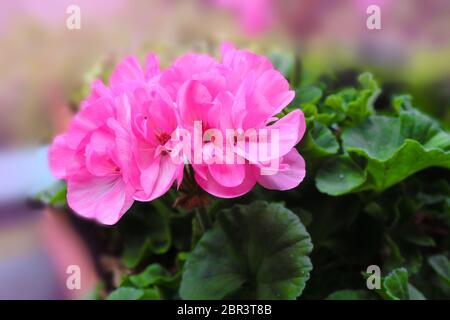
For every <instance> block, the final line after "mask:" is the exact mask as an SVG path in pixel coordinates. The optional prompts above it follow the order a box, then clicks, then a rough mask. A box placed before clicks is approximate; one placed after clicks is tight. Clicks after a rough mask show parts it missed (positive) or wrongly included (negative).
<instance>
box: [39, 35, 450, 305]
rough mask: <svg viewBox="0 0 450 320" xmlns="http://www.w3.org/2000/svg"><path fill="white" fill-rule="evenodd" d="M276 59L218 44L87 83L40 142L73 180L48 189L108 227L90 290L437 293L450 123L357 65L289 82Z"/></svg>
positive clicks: (279, 295)
mask: <svg viewBox="0 0 450 320" xmlns="http://www.w3.org/2000/svg"><path fill="white" fill-rule="evenodd" d="M272 61H273V62H272ZM272 61H271V60H270V59H269V58H267V57H265V56H262V55H258V54H255V53H253V52H250V51H246V50H238V49H236V48H235V47H234V46H232V45H231V44H227V43H225V44H223V45H222V48H221V57H220V58H219V59H215V58H214V57H212V56H209V55H205V54H187V55H184V56H181V57H180V58H178V59H176V60H175V61H174V62H173V63H172V64H171V65H170V66H169V67H167V68H164V69H160V67H159V63H158V59H157V57H156V56H155V55H154V54H149V55H147V57H146V59H145V64H144V65H141V64H140V63H139V61H138V59H137V58H136V57H128V58H125V59H124V60H122V61H121V62H120V63H119V64H118V65H117V66H116V67H115V68H114V70H113V72H112V74H111V76H110V78H109V82H108V83H103V82H101V81H99V80H98V81H95V82H94V83H93V84H92V87H91V93H90V95H89V96H88V97H86V98H85V99H84V100H83V101H82V102H81V104H80V109H79V111H78V113H77V114H76V115H75V117H74V118H73V120H72V122H71V124H70V126H69V128H68V130H67V132H65V133H64V134H62V135H60V136H57V137H55V139H54V141H53V143H52V145H51V148H50V152H49V160H50V166H51V169H52V171H53V173H54V174H55V175H56V176H57V177H58V178H61V179H63V180H64V181H65V182H66V184H67V189H62V191H61V190H60V191H58V192H57V193H54V194H53V195H52V194H51V195H49V196H47V200H48V201H49V203H50V204H61V203H63V205H64V203H65V202H64V199H65V196H67V205H68V209H69V210H71V211H73V212H74V213H76V214H77V215H79V216H82V217H84V218H87V219H88V222H85V223H91V224H94V222H92V221H96V222H95V230H102V232H103V233H106V235H107V236H106V239H107V241H106V242H107V243H108V245H107V246H105V248H102V254H103V255H104V256H109V257H113V259H114V261H116V268H115V269H114V272H111V274H109V275H106V276H105V277H104V279H103V281H102V283H101V285H99V290H98V292H97V297H100V298H106V297H107V298H109V299H163V298H165V299H179V298H182V299H228V298H251V299H296V298H298V297H300V296H301V295H302V297H306V298H329V299H423V298H425V297H427V298H433V297H445V296H446V295H447V296H448V294H449V292H450V287H449V281H450V277H449V274H450V267H449V262H448V248H449V246H448V245H449V243H448V241H449V240H448V239H449V238H448V232H449V227H450V208H449V199H450V187H449V181H448V179H445V175H448V169H450V135H449V133H448V132H446V131H445V130H443V129H442V128H441V126H440V124H439V123H438V121H437V120H434V119H432V118H430V117H428V116H427V115H425V114H423V113H421V112H420V111H419V110H418V109H416V108H414V107H413V106H412V103H411V99H410V97H409V96H406V95H396V94H390V93H387V92H383V90H382V88H381V87H380V86H379V85H378V83H377V82H376V81H375V79H374V78H373V76H372V75H371V74H369V73H363V74H361V75H360V76H359V77H358V78H357V79H355V80H357V81H353V84H352V85H345V86H343V85H341V83H340V82H339V77H336V78H335V79H334V80H332V79H330V78H327V77H322V78H317V79H313V80H312V81H311V80H309V81H298V80H299V79H300V78H301V77H299V76H298V75H299V70H296V69H295V68H297V67H298V65H296V64H295V63H292V64H289V63H288V64H286V63H285V62H286V61H288V60H287V59H285V57H281V59H280V57H278V58H277V57H272ZM277 61H278V62H280V61H281V62H284V65H283V67H282V68H281V66H278V65H277V63H276V62H277ZM278 67H280V68H278ZM278 70H282V71H283V73H282V72H280V71H278ZM294 77H295V80H296V81H295V82H294V85H295V87H292V86H291V87H290V85H289V81H290V80H292V78H294ZM300 80H301V79H300ZM291 84H292V81H291ZM386 98H387V99H386ZM66 190H67V193H66ZM89 221H91V222H89ZM104 225H113V226H112V227H106V226H104ZM313 244H314V250H313ZM100 265H101V263H100ZM313 265H314V269H313ZM370 265H376V266H379V268H380V269H381V270H382V273H383V275H382V279H381V284H382V285H381V287H380V288H378V289H377V290H370V289H368V287H367V286H366V279H367V276H368V275H367V273H366V270H367V267H368V266H370ZM106 273H108V272H106ZM112 275H114V277H113V276H112ZM428 279H433V281H428Z"/></svg>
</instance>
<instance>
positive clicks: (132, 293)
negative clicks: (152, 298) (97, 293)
mask: <svg viewBox="0 0 450 320" xmlns="http://www.w3.org/2000/svg"><path fill="white" fill-rule="evenodd" d="M144 294H145V292H144V290H141V289H136V288H131V287H121V288H117V289H116V290H114V291H113V292H111V293H110V294H109V296H108V298H107V300H139V299H140V298H142V297H143V296H144Z"/></svg>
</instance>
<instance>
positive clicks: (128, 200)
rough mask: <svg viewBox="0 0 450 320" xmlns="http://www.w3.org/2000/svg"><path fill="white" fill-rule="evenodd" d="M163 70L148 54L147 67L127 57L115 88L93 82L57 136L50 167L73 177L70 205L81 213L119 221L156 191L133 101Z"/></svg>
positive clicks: (60, 174) (112, 83) (115, 75)
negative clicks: (145, 172) (147, 172)
mask: <svg viewBox="0 0 450 320" xmlns="http://www.w3.org/2000/svg"><path fill="white" fill-rule="evenodd" d="M158 74H159V67H158V62H157V60H156V58H155V57H154V56H153V55H149V56H148V57H147V63H146V69H145V70H143V69H142V68H141V67H140V65H139V64H138V62H137V59H136V58H135V57H128V58H126V59H124V60H123V61H122V62H121V63H120V64H119V65H118V66H117V67H116V69H115V70H114V71H113V73H112V75H111V79H110V86H109V87H107V86H105V85H104V84H103V83H102V82H101V81H98V80H97V81H95V82H94V83H93V85H92V92H91V94H90V96H89V97H88V98H87V99H86V100H84V101H83V102H82V103H81V110H80V112H79V113H78V114H77V115H76V116H75V117H74V119H73V120H72V121H71V123H70V126H69V129H68V131H67V132H66V133H64V134H62V135H59V136H57V137H56V138H55V139H54V141H53V144H52V146H51V148H50V152H49V162H50V167H51V170H52V172H53V174H54V175H55V176H56V177H58V178H61V179H65V180H66V181H67V200H68V204H69V206H70V207H71V208H72V209H73V210H74V211H75V212H77V213H78V214H79V215H81V216H83V217H86V218H92V219H96V220H98V221H99V222H101V223H104V224H114V223H116V222H117V221H118V220H119V219H120V218H121V216H122V215H123V214H124V213H125V212H126V211H127V210H128V209H129V208H130V206H131V205H132V203H133V201H134V200H135V199H139V200H142V199H151V198H154V195H155V196H156V194H157V192H156V191H154V190H153V189H152V186H149V185H148V181H144V182H146V184H145V185H142V184H141V181H142V180H143V179H142V170H141V167H140V164H141V163H140V158H139V157H138V156H139V152H137V148H138V147H139V145H140V144H139V139H138V137H136V136H135V135H134V130H133V129H134V126H133V125H132V124H136V122H133V123H132V120H134V119H135V118H136V117H138V116H139V115H140V113H139V112H137V110H138V109H137V106H133V108H132V107H131V105H130V100H132V101H133V102H134V101H135V100H134V96H133V94H134V92H135V91H136V90H137V88H146V87H151V86H152V85H153V84H152V81H153V80H152V79H153V78H156V77H157V75H158ZM156 176H158V174H157V172H156ZM155 185H157V184H156V183H155ZM157 188H160V186H159V185H158V187H157Z"/></svg>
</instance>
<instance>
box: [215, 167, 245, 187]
mask: <svg viewBox="0 0 450 320" xmlns="http://www.w3.org/2000/svg"><path fill="white" fill-rule="evenodd" d="M245 167H246V165H244V164H212V165H209V166H208V169H209V173H210V174H211V176H212V178H213V179H214V180H216V181H217V182H218V183H219V184H221V185H223V186H225V187H237V186H239V185H241V184H242V182H243V181H244V179H245V171H246V169H245Z"/></svg>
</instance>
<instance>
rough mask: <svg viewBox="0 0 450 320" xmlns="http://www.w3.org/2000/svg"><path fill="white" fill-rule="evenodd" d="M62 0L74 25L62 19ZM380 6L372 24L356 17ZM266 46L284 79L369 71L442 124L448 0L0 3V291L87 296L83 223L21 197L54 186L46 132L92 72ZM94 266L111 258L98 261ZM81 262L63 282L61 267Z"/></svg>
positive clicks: (65, 113) (449, 47) (93, 274)
mask: <svg viewBox="0 0 450 320" xmlns="http://www.w3.org/2000/svg"><path fill="white" fill-rule="evenodd" d="M70 5H76V6H78V8H79V10H80V29H70V28H68V27H67V20H68V19H69V18H70V16H71V12H67V9H68V8H69V6H70ZM370 5H377V6H378V7H379V8H380V10H381V29H379V30H377V29H375V30H370V29H368V27H367V25H366V21H367V18H368V17H369V15H370V14H368V13H367V8H368V7H369V6H370ZM224 40H225V41H231V42H234V43H235V44H236V45H237V46H238V47H241V48H248V49H251V50H254V51H256V52H258V53H262V54H266V55H268V56H269V57H271V58H272V59H273V61H274V63H275V65H276V66H277V67H278V68H280V70H281V71H283V68H287V65H288V64H297V67H298V68H299V69H301V74H300V75H299V76H298V79H296V81H306V82H307V81H311V79H314V78H317V77H319V76H323V75H328V76H330V77H333V76H336V75H338V76H340V77H342V79H345V78H346V77H349V78H353V76H354V75H355V74H358V73H359V72H360V71H371V72H373V73H374V74H375V77H376V78H377V79H379V80H380V82H381V83H382V84H383V90H386V91H389V90H393V91H394V90H395V92H400V93H401V92H403V91H404V92H409V93H411V94H412V96H413V99H414V100H413V101H414V105H415V106H417V107H419V108H420V109H422V110H424V111H425V112H427V113H429V114H431V115H433V116H434V117H435V118H437V119H439V120H440V121H441V123H442V124H443V126H444V127H446V128H450V59H449V57H450V1H448V0H429V1H423V0H422V1H421V0H247V1H241V0H192V1H187V0H178V1H177V0H165V1H163V0H153V1H143V0H142V1H139V0H136V1H125V0H95V1H89V0H71V1H68V0H40V1H37V0H34V1H33V0H16V1H1V2H0V48H1V50H0V70H1V72H0V299H15V298H19V299H33V298H34V299H80V298H88V297H90V294H91V292H92V291H93V289H94V288H95V286H96V283H97V278H98V272H99V271H98V270H99V265H98V263H99V262H98V261H94V259H93V256H95V252H96V246H98V245H100V244H97V243H94V244H93V243H92V242H89V237H88V236H87V235H85V234H84V233H87V234H88V232H87V231H86V230H89V228H94V226H92V224H91V223H90V222H86V221H82V220H80V219H78V218H77V217H76V216H74V215H71V214H67V213H65V212H63V210H61V212H58V209H49V208H46V207H44V206H43V205H41V204H39V203H37V202H36V201H33V199H34V197H35V195H36V194H38V193H39V192H40V191H41V190H45V189H47V188H49V187H52V186H54V184H55V180H54V179H53V178H52V176H51V174H50V173H49V170H48V166H47V157H46V155H47V148H46V146H47V145H48V144H49V143H50V142H51V139H52V137H53V136H54V135H55V134H57V133H59V132H62V131H64V130H65V128H66V126H67V124H68V122H69V121H70V118H71V117H72V115H73V114H74V112H76V110H77V108H78V104H79V102H80V101H81V100H82V99H83V97H85V96H86V95H87V94H88V92H89V84H90V83H91V82H92V81H93V80H94V79H96V78H103V79H105V78H106V79H107V75H108V72H109V71H110V70H111V68H112V67H113V66H114V64H115V63H116V62H117V61H118V60H119V59H120V58H121V57H124V56H125V55H128V54H135V55H138V56H141V57H142V56H144V55H145V54H146V53H147V52H148V51H154V52H156V53H157V54H158V56H159V58H160V60H161V63H162V66H163V67H164V66H167V65H169V64H170V62H171V61H172V60H173V59H174V58H175V57H177V56H179V55H181V54H184V53H187V52H191V51H196V52H207V53H210V54H213V55H216V56H217V55H218V48H219V45H220V43H221V42H222V41H224ZM103 262H104V263H106V264H108V265H114V262H111V261H106V262H105V261H103ZM69 265H79V266H80V267H81V270H82V279H83V280H82V287H81V290H69V289H67V287H66V279H67V276H68V274H67V273H66V269H67V266H69Z"/></svg>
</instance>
